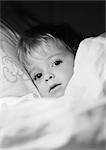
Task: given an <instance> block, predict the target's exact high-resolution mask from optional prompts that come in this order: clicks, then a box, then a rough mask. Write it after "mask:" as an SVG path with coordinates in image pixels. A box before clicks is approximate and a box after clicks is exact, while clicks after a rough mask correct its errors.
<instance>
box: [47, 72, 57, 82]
mask: <svg viewBox="0 0 106 150" xmlns="http://www.w3.org/2000/svg"><path fill="white" fill-rule="evenodd" d="M54 77H55V76H54V74H52V73H48V74H46V75H45V81H46V82H48V81H49V80H51V79H53V78H54Z"/></svg>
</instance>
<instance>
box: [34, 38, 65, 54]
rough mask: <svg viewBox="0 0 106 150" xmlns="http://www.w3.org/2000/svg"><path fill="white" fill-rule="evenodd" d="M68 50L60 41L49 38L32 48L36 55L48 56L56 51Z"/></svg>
mask: <svg viewBox="0 0 106 150" xmlns="http://www.w3.org/2000/svg"><path fill="white" fill-rule="evenodd" d="M67 51H68V50H67V49H66V47H65V46H64V45H63V43H61V42H60V41H52V40H49V41H47V42H41V43H40V44H39V45H38V46H37V47H35V48H34V49H33V50H32V53H33V54H34V55H36V56H44V57H46V56H48V55H52V54H55V53H60V52H64V53H65V52H67Z"/></svg>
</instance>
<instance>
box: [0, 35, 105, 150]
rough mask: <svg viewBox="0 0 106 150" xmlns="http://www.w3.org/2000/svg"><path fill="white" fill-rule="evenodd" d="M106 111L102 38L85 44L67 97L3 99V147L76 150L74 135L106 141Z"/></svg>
mask: <svg viewBox="0 0 106 150" xmlns="http://www.w3.org/2000/svg"><path fill="white" fill-rule="evenodd" d="M105 109H106V38H104V37H100V36H99V37H96V38H88V39H85V40H84V41H82V42H81V44H80V46H79V48H78V52H77V55H76V59H75V68H74V75H73V77H72V79H71V80H70V82H69V84H68V86H67V89H66V92H65V95H64V96H63V97H61V98H58V99H55V98H53V99H47V98H45V99H42V98H37V97H36V96H35V95H34V94H33V93H32V94H29V95H26V96H24V97H21V98H18V97H16V98H15V97H8V98H1V99H0V150H38V149H40V150H51V149H55V148H58V150H59V148H60V149H61V150H62V148H63V149H64V148H65V150H70V148H72V145H73V144H72V141H73V139H74V138H75V139H76V141H77V142H79V143H80V142H82V143H84V144H85V143H87V144H88V143H90V145H91V143H92V140H94V141H95V143H97V144H98V143H99V142H100V143H101V142H102V143H103V142H105V141H106V135H105V132H106V128H105V126H106V117H105V116H106V110H105ZM95 135H96V136H95ZM65 146H66V147H65ZM102 146H103V145H102ZM78 150H79V149H78ZM84 150H85V148H84Z"/></svg>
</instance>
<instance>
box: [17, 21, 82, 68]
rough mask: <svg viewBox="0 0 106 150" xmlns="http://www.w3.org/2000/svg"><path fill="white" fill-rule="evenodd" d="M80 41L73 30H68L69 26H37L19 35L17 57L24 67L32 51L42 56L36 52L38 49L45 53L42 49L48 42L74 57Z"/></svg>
mask: <svg viewBox="0 0 106 150" xmlns="http://www.w3.org/2000/svg"><path fill="white" fill-rule="evenodd" d="M81 40H82V37H81V36H79V35H78V34H77V33H76V32H75V31H74V30H70V29H69V26H64V25H58V26H56V25H44V24H43V25H39V26H37V27H33V28H31V29H29V30H27V31H26V32H24V33H23V34H22V35H21V39H20V41H19V47H18V57H19V60H20V61H21V63H22V64H23V65H24V67H25V66H27V65H29V64H30V62H28V59H27V57H28V56H31V57H32V55H33V54H32V52H33V51H36V52H37V53H38V54H39V53H40V55H42V53H41V52H39V51H38V48H39V47H40V48H42V49H43V50H44V51H46V49H44V47H45V45H46V46H47V45H48V44H49V43H50V42H52V43H53V44H55V45H56V47H57V48H59V49H60V48H61V49H65V50H66V49H67V50H69V51H70V52H71V53H73V55H74V56H75V54H76V51H77V48H78V45H79V43H80V41H81ZM43 50H42V52H43ZM25 68H26V67H25Z"/></svg>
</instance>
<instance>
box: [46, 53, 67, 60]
mask: <svg viewBox="0 0 106 150" xmlns="http://www.w3.org/2000/svg"><path fill="white" fill-rule="evenodd" d="M65 54H66V53H64V52H61V53H56V54H54V55H51V56H49V57H48V58H49V59H51V58H53V57H56V56H65Z"/></svg>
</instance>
